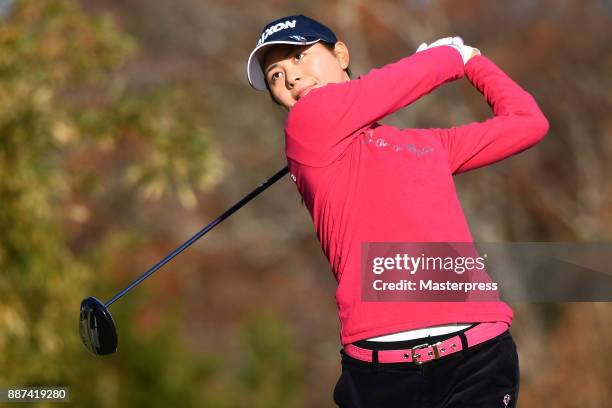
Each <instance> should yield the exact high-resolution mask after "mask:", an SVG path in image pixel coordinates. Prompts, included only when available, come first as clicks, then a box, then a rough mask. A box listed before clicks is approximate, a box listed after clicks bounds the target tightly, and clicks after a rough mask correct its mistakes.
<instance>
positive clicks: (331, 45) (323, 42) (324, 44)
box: [264, 41, 352, 203]
mask: <svg viewBox="0 0 612 408" xmlns="http://www.w3.org/2000/svg"><path fill="white" fill-rule="evenodd" d="M319 43H320V44H321V45H323V46H324V47H325V48H327V49H328V50H329V52H331V53H332V54H333V52H334V47H335V45H336V44H332V43H329V42H325V41H319ZM344 72H346V74H347V75H348V77H349V78H352V73H351V69H350V68H349V67H346V68H345V69H344ZM264 82H265V84H266V89H267V90H268V94H269V95H270V98H272V102H274V103H275V104H276V105H278V106H282V105H281V104H280V103H279V102H278V101H277V100H276V99H274V95H272V91H271V90H270V85H268V81H267V79H265V78H264ZM302 203H303V201H302Z"/></svg>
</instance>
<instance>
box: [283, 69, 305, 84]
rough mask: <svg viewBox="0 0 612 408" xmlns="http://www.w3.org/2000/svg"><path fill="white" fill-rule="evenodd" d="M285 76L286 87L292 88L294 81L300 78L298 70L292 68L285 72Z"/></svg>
mask: <svg viewBox="0 0 612 408" xmlns="http://www.w3.org/2000/svg"><path fill="white" fill-rule="evenodd" d="M285 78H286V79H287V88H293V87H294V86H295V84H296V82H297V81H299V80H300V78H301V74H300V72H299V71H298V70H296V69H294V70H292V71H289V72H287V75H286V76H285Z"/></svg>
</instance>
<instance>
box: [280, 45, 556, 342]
mask: <svg viewBox="0 0 612 408" xmlns="http://www.w3.org/2000/svg"><path fill="white" fill-rule="evenodd" d="M464 75H465V76H467V78H468V80H469V81H470V82H471V83H472V84H473V85H474V86H475V87H476V88H477V89H478V90H479V91H480V92H481V93H482V94H483V95H484V96H485V98H486V100H487V102H488V104H489V105H490V106H491V108H492V110H493V114H494V117H493V118H491V119H488V120H486V121H484V122H474V123H470V124H468V125H464V126H456V127H452V128H449V129H439V128H431V129H397V128H395V127H392V126H387V125H381V124H379V123H378V122H377V121H379V120H380V119H382V118H384V117H385V116H387V115H389V114H391V113H393V112H395V111H397V110H399V109H401V108H403V107H405V106H407V105H409V104H410V103H412V102H414V101H415V100H417V99H419V98H420V97H422V96H424V95H426V94H428V93H430V92H431V91H432V90H434V89H435V88H437V87H438V86H440V85H442V84H444V83H446V82H449V81H452V80H456V79H459V78H461V77H463V76H464ZM547 131H548V122H547V120H546V118H545V117H544V115H543V114H542V112H541V111H540V109H539V108H538V106H537V104H536V102H535V101H534V99H533V98H532V97H531V95H530V94H528V93H527V92H526V91H524V90H523V89H521V88H520V87H519V86H518V85H517V84H516V83H515V82H514V81H513V80H512V79H511V78H510V77H508V76H507V75H506V74H505V73H504V72H502V71H501V70H500V69H499V68H498V67H497V66H496V65H495V64H494V63H493V62H492V61H491V60H490V59H488V58H487V57H484V56H475V57H473V58H471V59H470V60H469V61H468V63H467V64H466V65H465V67H464V65H463V62H462V60H461V57H460V56H459V53H458V52H457V51H456V50H454V49H453V48H451V47H448V46H439V47H434V48H431V49H428V50H425V51H421V52H419V53H416V54H413V55H411V56H409V57H406V58H403V59H401V60H399V61H397V62H395V63H392V64H389V65H386V66H384V67H382V68H379V69H373V70H371V71H370V72H369V73H367V74H366V75H363V76H361V77H359V78H357V79H355V80H351V81H347V82H344V83H339V84H328V85H326V86H323V87H321V88H315V89H312V90H311V91H310V92H309V93H308V94H307V95H306V96H305V97H304V98H302V99H300V100H299V101H298V102H297V103H296V104H295V105H294V107H293V108H292V109H291V111H290V112H289V115H288V117H287V121H286V123H285V136H286V138H285V148H286V156H287V161H288V165H289V170H290V172H291V177H292V179H293V180H294V182H295V183H296V185H297V188H298V190H299V192H300V194H301V195H302V197H303V199H304V203H305V205H306V207H307V208H308V211H309V212H310V215H311V217H312V220H313V223H314V229H315V231H316V234H317V237H318V239H319V241H320V243H321V246H322V249H323V252H324V253H325V256H326V257H327V258H328V260H329V262H330V264H331V267H332V271H333V273H334V276H335V278H336V280H337V282H338V287H337V290H336V303H337V305H338V314H339V320H340V340H341V342H342V344H343V345H344V344H347V343H352V342H354V341H357V340H362V339H366V338H370V337H375V336H381V335H384V334H389V333H394V332H398V331H403V330H410V329H415V328H421V327H427V326H432V325H438V324H446V323H454V322H495V321H503V322H506V323H507V324H508V325H511V323H512V318H513V312H512V309H511V308H510V307H509V306H508V305H507V304H506V303H504V302H502V301H494V302H463V303H462V302H363V301H361V282H360V279H361V265H360V262H361V253H360V251H361V249H360V248H361V243H362V242H473V240H472V236H471V234H470V230H469V227H468V224H467V222H466V219H465V216H464V214H463V211H462V209H461V204H460V202H459V199H458V197H457V194H456V191H455V185H454V182H453V177H452V176H453V175H454V174H458V173H461V172H465V171H468V170H472V169H476V168H478V167H482V166H485V165H487V164H491V163H495V162H497V161H500V160H502V159H504V158H506V157H509V156H511V155H514V154H517V153H519V152H521V151H523V150H525V149H527V148H529V147H531V146H533V145H534V144H536V143H537V142H538V141H540V140H541V139H542V138H543V137H544V135H545V134H546V132H547Z"/></svg>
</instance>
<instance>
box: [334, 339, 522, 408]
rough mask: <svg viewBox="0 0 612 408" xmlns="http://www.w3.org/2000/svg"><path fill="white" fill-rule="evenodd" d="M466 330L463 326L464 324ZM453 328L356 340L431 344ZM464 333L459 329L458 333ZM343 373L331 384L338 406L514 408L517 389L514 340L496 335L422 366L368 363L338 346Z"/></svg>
mask: <svg viewBox="0 0 612 408" xmlns="http://www.w3.org/2000/svg"><path fill="white" fill-rule="evenodd" d="M466 330H467V329H466ZM457 334H458V333H457V332H455V333H450V334H445V335H440V336H430V337H425V338H420V339H414V340H404V341H399V342H373V341H365V340H361V341H358V342H355V343H354V344H355V345H357V346H359V347H362V348H367V349H370V350H377V349H378V350H383V349H386V350H389V349H403V348H410V347H414V346H416V345H419V344H423V343H429V344H433V343H435V342H437V341H441V340H444V339H447V338H450V337H453V336H456V335H457ZM461 336H463V337H464V338H465V336H464V335H463V331H462V332H461ZM340 354H341V356H342V374H341V375H340V378H339V379H338V382H337V384H336V387H335V389H334V402H335V403H336V404H337V405H338V406H339V407H340V408H395V407H402V408H412V407H415V408H451V407H452V408H479V407H483V408H484V407H486V408H514V407H515V406H516V400H517V397H518V391H519V361H518V355H517V352H516V344H515V343H514V340H513V338H512V335H511V334H510V331H505V332H504V333H502V334H500V335H499V336H497V337H494V338H492V339H490V340H487V341H485V342H483V343H480V344H477V345H475V346H472V347H469V348H467V349H464V350H461V351H459V352H457V353H454V354H451V355H448V356H445V357H442V358H440V359H438V360H434V361H431V362H428V363H424V364H423V365H415V364H414V363H375V362H373V363H370V362H366V361H361V360H357V359H355V358H352V357H350V356H349V355H347V354H345V353H344V350H342V349H341V350H340Z"/></svg>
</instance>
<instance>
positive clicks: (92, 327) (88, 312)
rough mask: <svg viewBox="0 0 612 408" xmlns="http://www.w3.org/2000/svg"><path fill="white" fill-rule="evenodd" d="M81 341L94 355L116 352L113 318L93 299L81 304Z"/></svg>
mask: <svg viewBox="0 0 612 408" xmlns="http://www.w3.org/2000/svg"><path fill="white" fill-rule="evenodd" d="M79 333H80V335H81V341H82V342H83V344H84V345H85V347H86V348H87V350H89V351H91V352H92V353H93V354H95V355H105V354H111V353H114V352H115V351H116V350H117V331H116V330H115V322H114V321H113V317H112V316H111V314H110V313H109V311H108V310H106V307H105V306H104V303H102V302H100V301H99V300H98V299H96V298H95V297H88V298H87V299H83V301H82V302H81V315H80V318H79Z"/></svg>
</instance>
